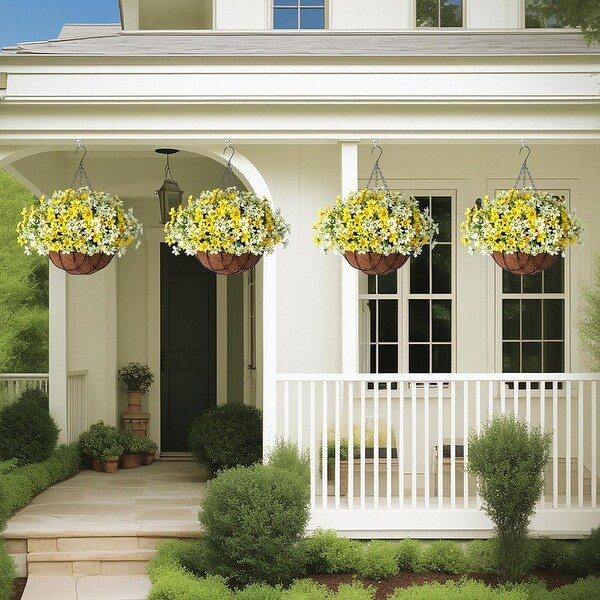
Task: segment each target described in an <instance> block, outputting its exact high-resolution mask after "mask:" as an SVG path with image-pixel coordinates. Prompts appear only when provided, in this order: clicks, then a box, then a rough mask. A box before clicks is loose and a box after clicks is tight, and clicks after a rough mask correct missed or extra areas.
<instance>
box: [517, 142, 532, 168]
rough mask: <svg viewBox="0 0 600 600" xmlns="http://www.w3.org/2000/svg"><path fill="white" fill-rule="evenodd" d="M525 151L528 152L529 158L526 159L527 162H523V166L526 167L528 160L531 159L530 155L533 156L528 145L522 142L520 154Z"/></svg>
mask: <svg viewBox="0 0 600 600" xmlns="http://www.w3.org/2000/svg"><path fill="white" fill-rule="evenodd" d="M523 149H525V150H527V156H526V157H525V160H524V161H523V164H524V165H526V164H527V160H528V159H529V155H530V154H531V148H530V147H529V146H528V145H527V142H526V141H525V140H521V149H520V150H519V154H521V152H522V151H523Z"/></svg>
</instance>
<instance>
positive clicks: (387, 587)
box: [312, 572, 578, 600]
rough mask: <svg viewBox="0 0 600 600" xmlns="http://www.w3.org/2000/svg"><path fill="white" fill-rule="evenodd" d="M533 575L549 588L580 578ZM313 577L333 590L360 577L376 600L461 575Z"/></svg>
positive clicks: (487, 578)
mask: <svg viewBox="0 0 600 600" xmlns="http://www.w3.org/2000/svg"><path fill="white" fill-rule="evenodd" d="M532 576H533V577H537V578H539V579H541V580H542V581H543V582H544V583H545V584H546V587H547V588H548V589H549V590H553V589H555V588H557V587H561V586H563V585H568V584H570V583H574V582H575V581H577V579H578V576H577V575H572V574H570V573H550V572H536V573H533V574H532ZM469 577H470V578H471V579H478V580H480V581H483V582H484V583H487V584H489V585H496V584H497V583H498V577H497V576H496V575H490V574H485V573H484V574H480V573H469ZM312 579H314V580H315V581H318V582H319V583H322V584H324V585H326V586H327V587H329V589H331V590H337V588H338V586H339V585H340V583H351V582H352V581H353V579H358V580H359V581H362V582H363V583H364V584H365V585H371V586H373V587H374V588H376V589H377V593H376V594H375V600H386V598H387V597H388V596H389V595H390V594H391V593H392V592H393V591H394V590H395V589H397V588H405V587H410V586H411V585H421V584H423V583H430V582H433V581H438V582H439V583H445V582H446V581H458V580H459V579H460V576H458V575H447V574H445V573H400V574H399V575H396V576H395V577H391V578H390V579H384V580H382V581H374V580H372V579H362V578H356V577H353V576H352V575H313V576H312Z"/></svg>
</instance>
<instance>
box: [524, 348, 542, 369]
mask: <svg viewBox="0 0 600 600" xmlns="http://www.w3.org/2000/svg"><path fill="white" fill-rule="evenodd" d="M522 350H523V369H522V372H523V373H540V372H541V371H542V343H541V342H523V345H522Z"/></svg>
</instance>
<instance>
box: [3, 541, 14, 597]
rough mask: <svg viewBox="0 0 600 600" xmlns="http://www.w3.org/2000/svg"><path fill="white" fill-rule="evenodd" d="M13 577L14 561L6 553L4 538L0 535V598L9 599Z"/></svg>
mask: <svg viewBox="0 0 600 600" xmlns="http://www.w3.org/2000/svg"><path fill="white" fill-rule="evenodd" d="M15 577H16V570H15V563H14V562H13V560H12V558H11V557H10V556H9V554H8V550H7V549H6V543H5V542H4V539H3V538H1V537H0V600H9V599H10V597H11V596H12V590H13V581H14V579H15Z"/></svg>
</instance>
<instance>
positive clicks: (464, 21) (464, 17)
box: [412, 0, 525, 30]
mask: <svg viewBox="0 0 600 600" xmlns="http://www.w3.org/2000/svg"><path fill="white" fill-rule="evenodd" d="M468 1H469V0H462V4H461V7H462V14H461V16H462V19H461V21H462V22H461V24H460V26H459V27H443V26H442V25H437V26H436V25H431V26H428V27H425V26H423V25H418V24H417V13H418V11H417V3H418V2H419V0H415V1H414V3H413V11H414V12H413V21H412V22H413V23H414V26H415V28H416V29H417V30H418V29H423V30H427V29H430V30H431V29H435V30H437V29H465V28H466V27H467V2H468ZM437 2H438V18H439V22H440V23H441V21H442V18H441V8H440V7H441V2H442V0H437ZM521 2H523V12H522V14H523V22H525V12H524V10H525V4H524V2H525V0H521Z"/></svg>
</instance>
